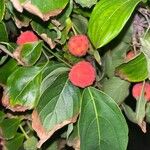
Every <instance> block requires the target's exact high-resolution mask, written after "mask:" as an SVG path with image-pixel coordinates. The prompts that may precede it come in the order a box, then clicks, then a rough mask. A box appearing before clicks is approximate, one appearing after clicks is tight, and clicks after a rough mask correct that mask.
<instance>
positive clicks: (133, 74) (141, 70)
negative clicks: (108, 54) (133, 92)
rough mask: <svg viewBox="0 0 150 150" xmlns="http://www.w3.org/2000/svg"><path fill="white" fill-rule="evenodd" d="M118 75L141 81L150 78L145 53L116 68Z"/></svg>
mask: <svg viewBox="0 0 150 150" xmlns="http://www.w3.org/2000/svg"><path fill="white" fill-rule="evenodd" d="M116 75H118V76H119V77H121V78H122V79H125V80H128V81H130V82H140V81H143V80H145V79H146V78H148V69H147V60H146V57H145V55H144V54H143V53H141V54H139V55H138V56H137V57H135V58H134V59H132V60H131V61H129V62H127V63H124V64H122V65H120V66H119V67H117V68H116Z"/></svg>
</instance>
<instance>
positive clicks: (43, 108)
mask: <svg viewBox="0 0 150 150" xmlns="http://www.w3.org/2000/svg"><path fill="white" fill-rule="evenodd" d="M67 70H68V68H66V67H64V66H62V65H59V64H58V65H51V66H49V67H48V69H47V70H46V71H45V75H44V78H43V81H42V84H41V93H42V95H41V96H40V99H39V103H38V105H37V107H36V111H34V114H33V124H32V126H33V128H34V130H35V131H36V132H37V134H38V136H39V138H40V142H39V146H41V145H42V144H43V143H44V142H45V141H46V140H47V139H48V138H49V137H50V136H51V135H52V134H53V133H54V132H55V131H56V130H58V129H60V128H62V127H63V126H64V125H67V124H69V123H73V122H74V121H76V117H77V115H78V113H79V106H80V97H81V96H80V90H79V89H78V88H77V87H75V86H73V85H72V84H71V83H70V82H69V81H68V73H66V71H67ZM74 117H75V118H74ZM73 118H74V119H73ZM37 120H39V121H38V122H37ZM37 124H40V126H42V127H41V128H42V129H41V130H39V128H38V126H37ZM42 130H44V132H43V131H42Z"/></svg>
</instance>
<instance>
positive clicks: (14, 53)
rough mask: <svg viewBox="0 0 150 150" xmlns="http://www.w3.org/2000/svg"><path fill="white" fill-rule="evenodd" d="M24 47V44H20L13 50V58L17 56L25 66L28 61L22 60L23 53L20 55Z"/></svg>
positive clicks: (19, 61)
mask: <svg viewBox="0 0 150 150" xmlns="http://www.w3.org/2000/svg"><path fill="white" fill-rule="evenodd" d="M22 47H23V45H20V46H18V47H17V48H16V50H15V51H14V52H13V58H15V59H16V60H17V61H18V63H19V64H20V65H22V66H25V65H26V63H25V62H23V61H22V59H21V55H20V53H21V50H22Z"/></svg>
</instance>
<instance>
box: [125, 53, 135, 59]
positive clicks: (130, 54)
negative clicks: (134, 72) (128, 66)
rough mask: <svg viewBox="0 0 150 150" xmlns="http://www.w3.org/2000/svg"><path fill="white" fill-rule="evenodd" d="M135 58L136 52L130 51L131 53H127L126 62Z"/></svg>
mask: <svg viewBox="0 0 150 150" xmlns="http://www.w3.org/2000/svg"><path fill="white" fill-rule="evenodd" d="M134 56H135V52H134V51H129V52H128V53H127V56H126V60H127V61H129V60H131V59H132V58H133V57H134Z"/></svg>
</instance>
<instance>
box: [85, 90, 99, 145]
mask: <svg viewBox="0 0 150 150" xmlns="http://www.w3.org/2000/svg"><path fill="white" fill-rule="evenodd" d="M88 91H89V94H90V96H91V100H92V103H93V107H94V111H95V116H96V123H97V130H98V138H99V148H100V140H101V137H100V124H99V119H98V112H97V109H96V104H95V101H94V97H93V95H92V93H91V91H90V88H88Z"/></svg>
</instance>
